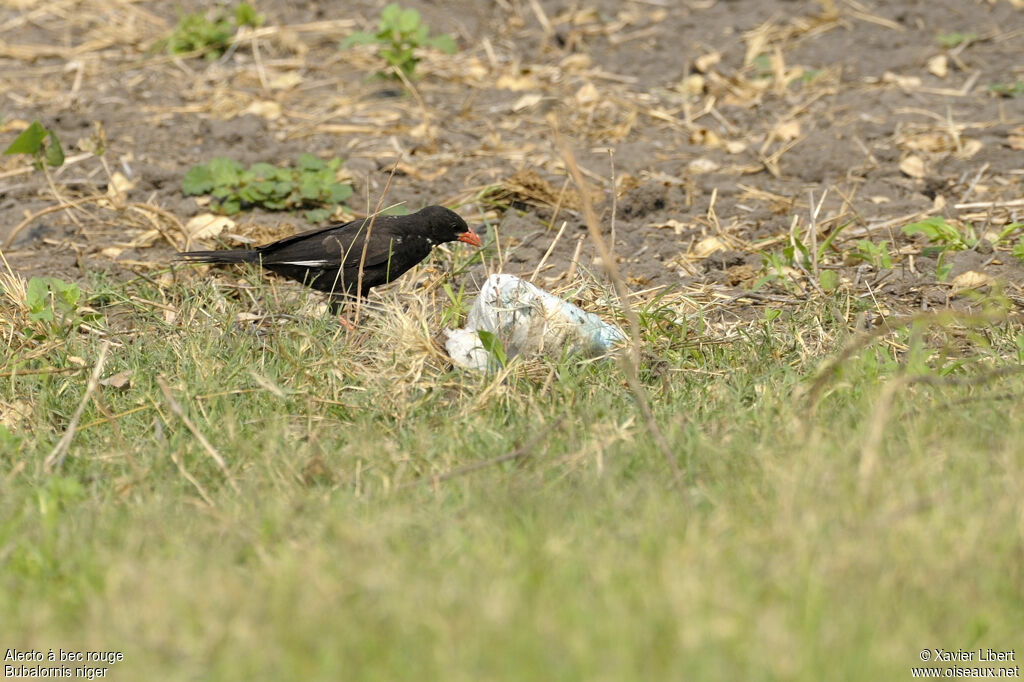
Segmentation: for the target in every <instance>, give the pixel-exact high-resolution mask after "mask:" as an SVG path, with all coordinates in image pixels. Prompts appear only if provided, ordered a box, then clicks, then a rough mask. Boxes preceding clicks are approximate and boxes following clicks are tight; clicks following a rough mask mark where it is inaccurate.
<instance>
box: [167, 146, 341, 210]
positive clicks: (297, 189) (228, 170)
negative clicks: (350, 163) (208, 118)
mask: <svg viewBox="0 0 1024 682" xmlns="http://www.w3.org/2000/svg"><path fill="white" fill-rule="evenodd" d="M340 165H341V160H340V159H337V158H334V159H331V160H330V161H323V160H322V159H318V158H317V157H315V156H313V155H312V154H300V155H299V158H298V161H297V164H296V166H295V167H294V168H280V167H278V166H272V165H271V164H269V163H255V164H253V165H251V166H249V168H245V167H244V166H242V164H240V163H238V162H237V161H234V160H233V159H225V158H221V157H218V158H214V159H211V160H210V161H209V162H208V163H204V164H198V165H195V166H192V168H190V169H189V170H188V172H187V173H185V177H184V178H183V180H182V183H181V185H182V190H183V191H184V192H185V194H187V195H197V194H209V195H210V196H211V197H212V198H213V202H212V208H213V209H214V210H216V211H219V212H220V213H224V214H227V215H232V214H235V213H238V212H239V211H241V210H243V209H248V208H252V207H255V206H259V207H261V208H264V209H267V210H270V211H289V210H298V209H306V211H305V213H304V215H305V217H306V220H307V221H309V222H311V223H316V222H320V221H321V220H325V219H327V218H328V217H330V215H331V214H332V213H334V210H335V209H336V208H337V207H338V206H339V205H340V204H341V203H342V202H344V201H345V200H346V199H347V198H348V197H349V196H350V195H351V194H352V187H351V186H350V185H346V184H342V183H340V182H338V181H337V180H336V178H335V174H336V172H337V170H338V167H339V166H340Z"/></svg>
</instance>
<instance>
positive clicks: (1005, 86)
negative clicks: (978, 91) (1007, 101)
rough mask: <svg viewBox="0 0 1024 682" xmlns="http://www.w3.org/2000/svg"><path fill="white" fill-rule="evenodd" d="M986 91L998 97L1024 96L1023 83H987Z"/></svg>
mask: <svg viewBox="0 0 1024 682" xmlns="http://www.w3.org/2000/svg"><path fill="white" fill-rule="evenodd" d="M988 91H989V92H991V93H992V94H994V95H999V96H1000V97H1020V96H1021V95H1024V81H1014V82H1012V83H989V86H988Z"/></svg>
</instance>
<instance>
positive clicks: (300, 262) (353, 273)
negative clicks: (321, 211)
mask: <svg viewBox="0 0 1024 682" xmlns="http://www.w3.org/2000/svg"><path fill="white" fill-rule="evenodd" d="M367 235H369V239H367ZM454 241H460V242H466V243H467V244H472V245H473V246H480V245H481V244H480V237H478V236H477V235H476V233H474V232H473V231H472V230H470V229H469V225H467V224H466V221H465V220H463V219H462V218H461V217H460V216H459V215H458V214H457V213H455V212H454V211H450V210H448V209H447V208H444V207H443V206H427V207H426V208H424V209H422V210H420V211H417V212H416V213H410V214H409V215H403V216H377V217H376V218H373V219H372V223H371V219H370V218H366V219H364V220H353V221H352V222H348V223H343V224H341V225H332V226H331V227H327V228H324V229H320V230H312V231H310V232H303V233H301V234H297V235H295V236H294V237H288V238H286V239H281V240H279V241H276V242H273V243H271V244H267V245H265V246H259V247H257V248H255V249H233V250H230V251H187V252H185V253H179V254H178V256H177V260H184V261H189V262H192V263H212V264H215V265H226V264H230V263H258V264H260V265H262V266H263V267H264V268H266V269H267V270H270V271H271V272H276V273H277V274H279V275H283V276H285V277H288V278H289V279H294V280H296V281H298V282H302V283H303V284H305V285H306V286H309V287H312V288H314V289H317V290H318V291H324V292H327V293H328V294H330V295H331V309H332V310H334V311H337V310H338V309H339V308H340V307H341V304H342V303H343V302H344V300H345V299H346V298H352V297H354V296H355V295H358V296H360V297H363V296H366V293H367V292H368V291H369V290H370V289H371V288H372V287H375V286H378V285H381V284H387V283H388V282H393V281H394V280H396V279H397V278H399V277H401V276H402V275H403V274H405V272H406V271H407V270H409V269H410V268H411V267H413V266H414V265H416V264H417V263H419V262H420V261H422V260H423V259H424V258H426V257H427V256H428V255H429V254H430V250H431V249H433V248H434V247H435V246H437V245H438V244H444V243H445V242H454ZM364 251H365V256H364ZM360 265H361V266H362V278H360V276H359V270H360ZM357 288H358V292H357V291H356V289H357Z"/></svg>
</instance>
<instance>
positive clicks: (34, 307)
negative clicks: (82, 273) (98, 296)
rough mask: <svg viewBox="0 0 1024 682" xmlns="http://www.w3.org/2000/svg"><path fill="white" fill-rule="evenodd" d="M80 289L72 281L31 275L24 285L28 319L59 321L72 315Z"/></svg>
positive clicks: (76, 305) (80, 292)
mask: <svg viewBox="0 0 1024 682" xmlns="http://www.w3.org/2000/svg"><path fill="white" fill-rule="evenodd" d="M81 297H82V290H81V289H79V288H78V285H77V284H75V283H73V282H64V281H63V280H60V279H57V278H56V277H33V278H31V279H30V280H29V281H28V284H27V285H26V287H25V305H26V306H28V311H29V312H28V317H29V319H30V320H36V321H41V322H59V321H60V320H62V319H65V318H69V317H74V315H75V312H76V311H77V309H78V300H79V299H80V298H81Z"/></svg>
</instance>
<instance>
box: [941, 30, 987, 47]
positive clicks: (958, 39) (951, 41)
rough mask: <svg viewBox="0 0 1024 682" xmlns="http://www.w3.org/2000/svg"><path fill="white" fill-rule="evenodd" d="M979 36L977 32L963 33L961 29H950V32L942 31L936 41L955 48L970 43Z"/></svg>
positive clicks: (943, 45)
mask: <svg viewBox="0 0 1024 682" xmlns="http://www.w3.org/2000/svg"><path fill="white" fill-rule="evenodd" d="M977 37H978V35H977V34H976V33H961V32H960V31H950V32H949V33H940V34H939V35H937V36H935V42H937V43H938V44H939V45H941V46H942V47H945V48H947V49H948V48H953V47H957V46H959V45H962V44H964V43H969V42H971V41H972V40H975V39H976V38H977Z"/></svg>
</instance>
